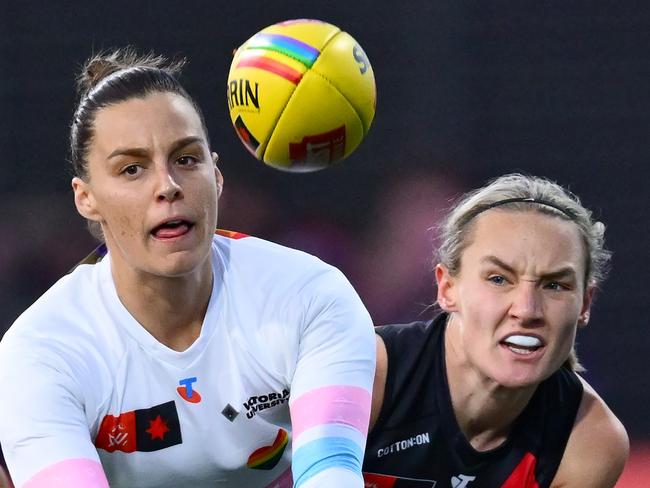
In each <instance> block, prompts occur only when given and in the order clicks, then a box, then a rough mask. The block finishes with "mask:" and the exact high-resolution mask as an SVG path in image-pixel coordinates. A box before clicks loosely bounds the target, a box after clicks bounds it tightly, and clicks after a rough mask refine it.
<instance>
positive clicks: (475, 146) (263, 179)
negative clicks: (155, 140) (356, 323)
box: [0, 0, 650, 488]
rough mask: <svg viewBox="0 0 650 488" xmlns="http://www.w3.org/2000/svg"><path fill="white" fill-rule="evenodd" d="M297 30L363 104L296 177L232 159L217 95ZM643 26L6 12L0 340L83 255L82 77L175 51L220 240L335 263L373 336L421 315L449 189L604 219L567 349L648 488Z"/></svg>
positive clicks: (135, 8)
mask: <svg viewBox="0 0 650 488" xmlns="http://www.w3.org/2000/svg"><path fill="white" fill-rule="evenodd" d="M303 17H307V18H318V19H322V20H325V21H328V22H330V23H333V24H335V25H338V26H339V27H341V28H342V29H343V30H346V31H348V32H350V33H351V34H352V35H353V36H354V37H355V38H356V39H357V40H358V41H359V43H360V44H361V45H362V46H363V47H364V49H365V51H366V53H367V54H368V56H369V58H370V60H371V62H372V64H373V68H374V70H375V76H376V79H377V85H378V104H377V115H376V118H375V121H374V124H373V127H372V129H371V131H370V134H369V136H368V137H367V139H366V141H365V142H364V143H363V144H362V146H361V147H360V149H358V150H357V152H356V153H355V154H353V155H352V157H351V158H350V159H349V160H347V161H345V162H344V163H343V164H342V165H340V166H338V167H335V168H333V169H330V170H328V171H325V172H320V173H316V174H306V175H294V174H285V173H280V172H278V171H275V170H272V169H269V168H267V167H264V166H263V165H262V164H261V163H259V162H257V161H255V160H254V159H252V157H251V156H249V155H248V153H247V152H245V150H244V149H243V147H242V146H241V144H240V143H239V141H238V140H237V137H236V135H235V133H234V130H233V129H232V127H231V126H230V122H229V118H228V113H227V108H226V100H225V83H226V77H227V72H228V68H229V65H230V59H231V56H232V51H233V49H234V48H236V47H237V46H239V45H240V44H241V43H242V42H244V41H245V40H246V39H247V38H248V37H249V36H251V35H252V34H253V33H255V32H256V31H258V30H259V29H261V28H262V27H265V26H266V25H269V24H273V23H275V22H278V21H281V20H286V19H292V18H303ZM649 26H650V9H649V8H648V5H647V4H645V3H644V2H603V1H597V0H596V1H588V2H585V1H576V2H561V1H550V2H511V1H492V2H479V1H473V2H456V1H452V0H439V1H436V2H431V1H428V0H410V1H408V2H389V1H387V0H381V1H380V0H375V1H371V0H357V1H355V2H345V1H321V2H304V1H297V0H295V1H289V0H276V1H249V2H223V1H212V2H208V1H203V2H199V1H190V0H187V1H185V2H177V1H169V0H158V1H134V2H128V3H127V2H124V3H121V2H100V1H98V0H89V1H86V2H83V3H82V2H79V3H76V2H66V3H64V2H44V1H40V0H39V1H31V2H19V1H13V0H4V1H2V2H0V30H1V32H2V35H1V36H0V114H1V115H2V116H1V117H0V141H1V142H0V144H1V146H0V147H1V149H2V158H3V161H2V163H1V164H2V166H1V167H2V177H1V178H0V195H1V197H2V201H3V204H4V205H3V211H2V212H0V224H1V227H0V228H1V229H2V239H1V240H0V334H2V333H3V332H4V330H6V328H7V327H9V326H10V324H11V323H12V321H13V320H14V319H15V318H16V317H17V316H18V314H19V313H20V312H21V311H22V310H23V309H24V308H26V307H27V306H28V305H29V304H30V303H31V302H32V301H33V300H34V299H35V298H36V297H38V296H39V295H40V294H41V293H42V292H43V291H44V290H45V289H46V288H47V287H49V286H50V285H51V284H52V283H53V282H54V281H55V280H56V279H58V278H59V277H60V276H61V275H62V274H63V273H65V272H66V270H68V269H69V268H70V267H71V266H72V265H73V264H74V263H75V262H76V261H77V260H79V259H80V258H81V257H83V256H84V255H85V254H86V253H87V252H88V250H89V249H90V248H91V247H92V246H93V241H92V239H91V238H90V237H89V235H88V234H87V233H86V232H85V225H84V222H83V221H82V219H81V218H80V217H78V216H77V215H76V212H75V210H74V206H73V202H72V198H71V190H70V186H69V179H70V174H69V172H68V168H67V164H66V158H67V146H66V143H67V136H68V126H69V122H70V117H71V115H72V111H73V109H74V104H75V92H74V89H73V85H74V74H75V73H76V72H77V71H78V68H79V66H80V65H81V63H82V62H83V60H84V59H85V58H86V57H87V56H88V55H89V54H90V53H91V52H92V51H93V50H95V51H97V50H100V49H103V48H109V47H115V46H123V45H125V44H133V45H135V46H137V47H139V48H141V49H144V50H149V49H153V50H155V51H157V52H160V53H164V54H168V55H183V56H187V57H188V58H189V59H190V64H189V66H188V67H187V68H186V70H185V73H184V76H183V81H184V83H185V86H186V87H187V88H188V89H189V90H190V92H191V93H192V94H193V95H194V96H195V97H196V98H197V100H198V101H199V103H200V104H201V106H202V107H203V110H204V111H205V114H206V118H207V123H208V127H209V130H210V132H211V134H210V135H211V139H212V143H213V146H214V149H215V150H216V151H217V152H219V154H220V156H221V161H222V163H221V169H222V171H223V173H224V175H225V178H226V185H225V192H224V195H223V198H222V204H221V216H220V226H221V227H223V228H229V229H233V230H238V231H241V232H246V233H249V234H254V235H257V236H260V237H264V238H268V239H271V240H274V241H277V242H280V243H284V244H287V245H290V246H294V247H297V248H300V249H303V250H306V251H309V252H312V253H314V254H316V255H318V256H320V257H321V258H322V259H324V260H326V261H328V262H330V263H332V264H335V265H337V266H338V267H340V268H341V269H342V270H343V271H344V272H345V273H346V274H347V275H348V277H349V278H350V280H351V281H352V282H353V284H354V285H355V286H356V287H357V289H358V291H359V293H360V295H361V296H362V298H363V299H364V300H365V302H366V304H367V306H368V308H369V310H370V312H371V314H372V315H373V317H374V320H375V321H376V323H378V324H379V323H386V322H394V321H410V320H413V319H416V318H422V317H428V316H429V314H430V312H429V311H427V306H428V305H429V304H430V303H431V302H432V299H433V292H434V289H433V285H432V282H433V276H432V274H431V272H430V268H431V250H432V248H433V246H434V244H435V233H434V232H433V231H432V230H430V229H431V228H432V227H433V226H435V224H436V223H437V221H438V219H439V217H440V215H441V214H442V213H443V212H444V210H445V209H446V208H447V207H448V206H449V204H450V201H451V199H453V198H454V197H455V196H458V194H459V193H460V192H462V191H464V190H466V189H468V188H471V187H475V186H477V185H480V184H482V183H483V182H484V181H485V180H486V179H488V178H491V177H494V176H497V175H500V174H502V173H506V172H511V171H523V172H527V173H532V174H538V175H543V176H547V177H550V178H551V179H554V180H556V181H558V182H559V183H561V184H564V185H568V186H569V187H570V188H571V189H572V190H573V191H575V192H576V193H577V194H578V195H580V196H581V197H582V199H583V201H584V203H585V204H586V205H587V206H589V207H591V208H593V209H595V211H596V213H597V215H598V217H599V218H601V219H602V220H603V221H604V222H605V223H606V224H607V226H608V244H609V247H610V248H611V249H612V250H613V251H614V261H613V270H612V273H611V276H610V278H609V279H608V280H607V281H606V282H605V284H604V286H603V289H602V291H601V293H600V297H599V298H598V300H597V303H596V306H595V311H594V313H593V317H592V321H591V323H590V325H589V327H588V328H587V329H586V330H584V331H582V332H581V333H580V334H579V337H578V351H579V354H580V357H581V359H582V361H583V363H584V364H585V365H586V366H587V368H588V372H587V374H586V377H587V379H588V380H589V381H590V382H591V384H592V385H594V386H595V387H596V389H597V390H598V391H599V392H600V394H601V395H602V396H603V397H604V398H605V399H606V401H607V402H608V403H609V405H610V406H611V407H612V408H613V409H614V411H615V412H616V413H617V414H618V416H619V417H620V418H621V419H622V421H623V423H624V424H625V425H626V427H627V429H628V432H629V433H630V436H631V438H632V441H633V449H632V459H631V461H630V463H629V465H628V467H627V469H626V472H625V473H624V476H623V479H622V480H621V481H620V483H619V485H618V486H621V487H627V488H631V487H642V486H643V487H647V486H650V421H649V419H648V418H649V416H650V414H649V410H648V405H650V379H649V377H650V376H649V375H648V367H649V366H650V362H649V361H648V357H649V354H648V350H649V349H650V334H648V332H647V329H648V327H647V320H648V316H649V315H650V305H649V304H650V297H649V293H648V284H647V280H648V277H650V264H649V261H650V260H649V258H650V255H649V253H648V247H649V245H650V231H649V225H648V222H649V220H650V219H649V218H648V209H649V207H650V205H649V204H650V198H649V197H648V193H649V191H648V185H649V184H650V178H649V175H650V166H649V161H648V158H649V157H650V144H649V142H650V130H649V129H650V116H649V111H650V90H648V77H649V76H650V57H649V56H648V46H650V28H649ZM585 455H587V456H588V455H589V453H585Z"/></svg>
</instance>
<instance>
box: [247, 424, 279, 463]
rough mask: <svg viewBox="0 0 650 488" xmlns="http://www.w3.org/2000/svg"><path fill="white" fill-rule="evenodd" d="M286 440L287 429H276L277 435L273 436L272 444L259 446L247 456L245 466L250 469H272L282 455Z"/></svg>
mask: <svg viewBox="0 0 650 488" xmlns="http://www.w3.org/2000/svg"><path fill="white" fill-rule="evenodd" d="M288 442H289V434H287V431H286V430H284V429H280V430H278V435H277V436H276V437H275V441H273V444H272V445H270V446H264V447H260V448H259V449H257V450H256V451H255V452H253V454H251V455H250V456H248V462H247V463H246V466H248V467H249V468H251V469H273V468H274V467H275V465H276V464H278V461H279V460H280V458H281V457H282V454H283V453H284V449H285V448H286V447H287V443H288Z"/></svg>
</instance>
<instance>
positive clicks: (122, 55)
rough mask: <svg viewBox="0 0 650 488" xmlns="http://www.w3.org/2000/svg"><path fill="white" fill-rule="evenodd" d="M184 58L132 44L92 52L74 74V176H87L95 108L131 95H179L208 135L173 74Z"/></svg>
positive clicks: (72, 157) (183, 63)
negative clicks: (144, 51)
mask: <svg viewBox="0 0 650 488" xmlns="http://www.w3.org/2000/svg"><path fill="white" fill-rule="evenodd" d="M185 62H186V61H185V59H180V60H169V59H167V58H165V57H164V56H160V55H156V54H154V53H151V52H150V53H147V54H144V55H141V54H138V53H137V51H136V50H135V49H134V48H132V47H126V48H122V49H116V50H113V51H106V52H102V53H99V54H95V55H93V56H92V57H91V58H90V59H88V61H86V63H85V64H84V66H83V68H82V70H81V73H80V74H79V76H78V77H77V90H78V92H79V104H78V105H77V109H76V110H75V113H74V117H73V119H72V125H71V128H70V163H71V165H72V169H73V172H74V175H75V176H79V177H80V178H84V179H86V178H87V177H88V161H87V156H88V149H89V147H90V144H91V143H92V139H93V136H94V121H95V117H96V116H97V112H98V111H99V110H101V109H102V108H104V107H107V106H109V105H114V104H117V103H120V102H123V101H126V100H129V99H132V98H144V97H146V96H147V95H150V94H152V93H156V92H163V93H166V92H168V93H175V94H177V95H180V96H182V97H183V98H185V99H187V100H188V101H189V102H190V103H191V104H192V105H193V106H194V108H195V109H196V111H197V113H198V115H199V117H200V119H201V123H202V124H203V130H204V132H205V135H206V138H207V137H208V131H207V128H206V126H205V120H204V118H203V114H202V112H201V109H200V108H199V106H198V105H197V103H196V102H195V101H194V99H193V98H192V97H190V95H189V94H188V93H187V91H185V88H183V86H182V85H181V84H180V83H179V81H178V80H177V78H176V76H177V75H179V74H180V71H181V69H182V68H183V66H184V65H185Z"/></svg>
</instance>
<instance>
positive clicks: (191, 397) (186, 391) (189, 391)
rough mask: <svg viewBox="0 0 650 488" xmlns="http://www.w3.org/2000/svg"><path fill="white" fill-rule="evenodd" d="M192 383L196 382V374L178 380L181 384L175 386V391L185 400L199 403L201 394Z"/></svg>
mask: <svg viewBox="0 0 650 488" xmlns="http://www.w3.org/2000/svg"><path fill="white" fill-rule="evenodd" d="M194 383H196V376H193V377H192V378H185V379H182V380H180V381H179V382H178V384H179V385H181V386H179V387H178V388H176V391H177V392H178V394H179V395H180V396H181V398H182V399H183V400H185V401H186V402H190V403H199V402H200V401H201V395H200V394H199V392H198V391H196V390H195V389H194V387H193V386H192V385H193V384H194Z"/></svg>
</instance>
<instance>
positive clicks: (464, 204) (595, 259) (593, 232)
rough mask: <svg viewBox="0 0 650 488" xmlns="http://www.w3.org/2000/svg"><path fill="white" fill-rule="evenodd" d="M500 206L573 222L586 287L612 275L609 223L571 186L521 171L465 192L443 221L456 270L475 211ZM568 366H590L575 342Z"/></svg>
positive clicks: (445, 254) (442, 255) (441, 252)
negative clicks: (580, 247)
mask: <svg viewBox="0 0 650 488" xmlns="http://www.w3.org/2000/svg"><path fill="white" fill-rule="evenodd" d="M510 200H515V201H510ZM495 206H498V207H499V208H502V209H503V210H508V211H518V212H526V211H535V212H540V213H543V214H546V215H551V216H554V217H557V218H560V219H563V220H567V221H570V222H573V223H574V224H575V225H576V227H577V228H578V230H579V232H580V236H581V237H582V240H583V244H584V248H585V251H586V252H585V254H586V263H585V264H586V266H585V276H584V285H585V287H587V286H598V285H600V284H601V283H602V281H603V280H604V279H605V278H606V276H607V272H608V265H609V261H610V259H611V252H610V251H608V250H607V249H605V225H604V224H603V223H602V222H598V221H596V220H594V218H593V216H592V212H591V211H590V210H588V209H587V208H585V207H584V206H583V205H582V203H580V199H579V198H578V197H577V196H576V195H574V194H573V193H571V192H570V191H569V190H567V189H565V188H563V187H562V186H560V185H558V184H557V183H555V182H553V181H551V180H548V179H546V178H541V177H538V176H528V175H523V174H519V173H513V174H507V175H504V176H500V177H498V178H495V179H494V180H491V181H490V182H488V184H487V185H485V186H483V187H481V188H479V189H477V190H474V191H471V192H469V193H467V194H465V195H464V196H463V197H462V198H461V199H460V201H459V202H458V203H457V204H456V205H455V206H454V207H453V208H452V209H451V211H450V212H449V214H448V216H447V218H446V219H445V220H444V221H443V222H442V225H441V228H440V238H441V245H440V247H439V248H438V255H437V261H438V262H440V263H442V264H443V265H444V266H445V267H446V268H447V269H448V270H449V273H450V274H451V275H452V276H455V275H457V274H458V273H459V272H460V264H461V257H462V254H463V251H464V250H465V248H466V247H467V246H468V245H469V244H470V242H469V237H468V236H469V234H470V232H471V229H472V227H473V223H474V222H475V217H476V216H477V215H478V214H480V213H481V212H484V211H486V210H487V209H490V208H493V207H495ZM565 366H568V367H569V368H570V369H572V370H574V371H583V370H584V368H582V366H581V365H580V363H579V362H578V358H577V355H576V352H575V347H574V348H572V350H571V354H570V356H569V358H568V359H567V362H566V363H565Z"/></svg>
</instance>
